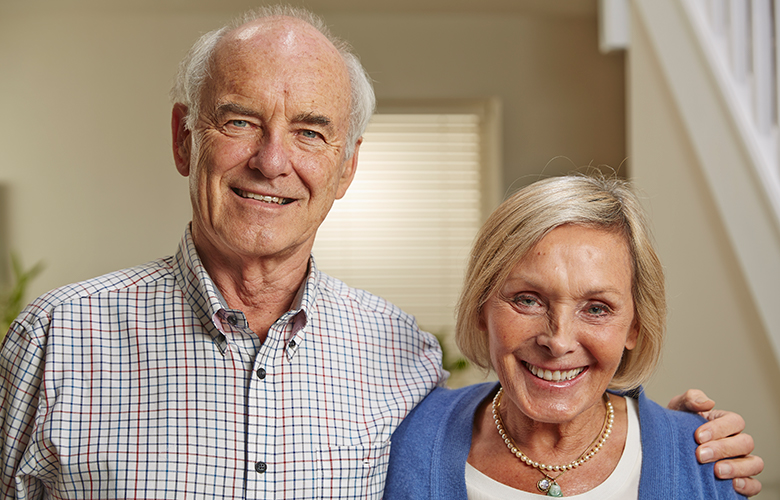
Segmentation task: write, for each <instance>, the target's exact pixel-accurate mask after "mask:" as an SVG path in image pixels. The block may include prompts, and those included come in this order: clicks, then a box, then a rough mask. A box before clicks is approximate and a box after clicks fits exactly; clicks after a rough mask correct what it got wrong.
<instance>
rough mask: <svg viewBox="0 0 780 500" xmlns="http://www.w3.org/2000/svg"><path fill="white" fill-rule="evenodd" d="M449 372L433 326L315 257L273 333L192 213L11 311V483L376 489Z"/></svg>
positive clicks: (21, 488)
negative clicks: (224, 292)
mask: <svg viewBox="0 0 780 500" xmlns="http://www.w3.org/2000/svg"><path fill="white" fill-rule="evenodd" d="M442 382H443V373H442V369H441V352H440V350H439V347H438V344H437V343H436V341H435V339H434V338H433V337H432V336H431V335H429V334H427V333H423V332H420V331H419V329H418V328H417V325H416V323H415V321H414V319H413V318H412V317H411V316H409V315H407V314H405V313H403V312H402V311H401V310H399V309H398V308H396V307H395V306H393V305H392V304H390V303H388V302H386V301H384V300H383V299H380V298H379V297H376V296H373V295H371V294H369V293H367V292H364V291H360V290H355V289H352V288H349V287H347V286H346V285H344V284H343V283H341V282H340V281H338V280H335V279H333V278H331V277H329V276H326V275H325V274H323V273H321V272H319V271H317V269H316V266H315V264H314V260H313V259H312V260H311V264H310V272H309V274H308V277H307V279H306V280H305V282H304V283H303V285H302V286H301V290H300V291H299V293H298V296H297V298H296V300H295V303H294V307H293V308H292V309H291V310H290V311H288V312H287V313H285V314H284V315H283V316H282V317H281V318H279V319H278V320H277V321H276V323H274V325H273V326H272V327H271V329H270V330H269V332H268V337H267V339H266V341H265V342H264V343H262V344H261V343H260V341H259V338H258V336H257V335H256V334H254V333H253V332H252V331H251V330H250V329H249V328H248V326H247V321H246V319H245V316H244V314H243V313H242V312H241V311H238V310H231V309H228V308H227V306H226V305H225V301H224V299H223V298H222V296H221V295H220V293H219V291H218V290H217V289H216V287H215V285H214V283H213V282H212V281H211V279H210V278H209V276H208V275H207V273H206V271H205V269H204V268H203V265H202V264H201V261H200V259H199V258H198V255H197V253H196V251H195V247H194V245H193V243H192V239H191V236H190V233H189V230H188V231H187V232H185V235H184V238H183V239H182V243H181V245H180V246H179V249H178V251H177V253H176V255H175V256H173V257H168V258H165V259H160V260H157V261H154V262H151V263H148V264H145V265H142V266H138V267H134V268H131V269H126V270H123V271H118V272H115V273H112V274H108V275H105V276H102V277H99V278H95V279H92V280H89V281H85V282H82V283H78V284H74V285H69V286H65V287H63V288H59V289H57V290H54V291H52V292H49V293H48V294H46V295H43V296H42V297H40V298H38V299H37V300H36V301H35V302H33V303H32V304H30V305H29V306H28V307H27V308H26V309H25V310H24V312H22V314H21V315H20V316H19V317H18V318H17V320H16V321H15V322H14V324H13V325H12V327H11V330H10V331H9V333H8V335H7V337H6V340H5V342H4V344H3V347H2V354H1V357H0V404H1V405H2V406H0V459H1V460H0V498H20V499H21V498H24V499H27V498H57V499H59V498H81V499H83V498H100V499H103V498H123V499H131V498H132V499H162V498H171V499H179V500H181V499H189V498H204V499H205V498H208V499H222V498H231V499H233V498H252V499H271V498H296V499H309V498H344V499H350V498H361V499H362V498H380V497H381V494H382V489H383V486H384V481H385V474H386V471H387V462H388V458H389V448H390V435H391V434H392V432H393V430H394V429H395V428H396V427H397V426H398V424H399V423H400V422H401V420H402V419H403V418H404V417H405V416H406V414H407V413H409V411H410V410H411V409H412V408H413V407H414V406H415V405H416V404H417V403H418V402H420V401H421V400H422V398H423V397H424V396H425V395H426V394H427V393H428V392H429V391H430V390H432V389H433V387H434V386H436V385H437V384H441V383H442Z"/></svg>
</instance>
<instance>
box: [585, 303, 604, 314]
mask: <svg viewBox="0 0 780 500" xmlns="http://www.w3.org/2000/svg"><path fill="white" fill-rule="evenodd" d="M587 312H588V314H590V315H593V316H603V315H605V314H607V313H608V312H609V309H607V307H606V306H603V305H600V304H593V305H590V306H588V308H587Z"/></svg>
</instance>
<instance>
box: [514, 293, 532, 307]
mask: <svg viewBox="0 0 780 500" xmlns="http://www.w3.org/2000/svg"><path fill="white" fill-rule="evenodd" d="M512 302H514V303H515V304H517V305H518V306H523V307H533V306H535V305H536V304H538V301H537V300H536V298H534V297H529V296H527V295H520V296H517V297H515V298H514V300H513V301H512Z"/></svg>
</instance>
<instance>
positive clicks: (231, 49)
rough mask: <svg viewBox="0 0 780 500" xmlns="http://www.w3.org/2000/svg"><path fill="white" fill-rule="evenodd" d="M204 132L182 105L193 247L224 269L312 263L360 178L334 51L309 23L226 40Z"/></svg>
mask: <svg viewBox="0 0 780 500" xmlns="http://www.w3.org/2000/svg"><path fill="white" fill-rule="evenodd" d="M210 70H211V71H210V78H209V80H208V81H207V83H206V84H205V86H204V90H203V93H202V95H201V97H200V116H199V117H198V122H197V125H196V127H195V128H196V130H195V131H194V132H192V133H190V132H189V131H188V130H186V127H184V115H185V114H186V109H185V108H184V107H183V106H182V105H177V106H176V107H174V116H173V123H172V127H173V133H174V152H175V155H174V156H175V159H176V163H177V168H178V170H179V172H180V173H181V174H182V175H185V176H189V179H190V198H191V201H192V206H193V224H192V226H193V239H194V241H195V245H196V247H197V248H198V251H199V253H200V254H201V257H204V258H205V260H209V258H212V259H214V258H216V259H220V260H222V261H227V262H234V261H242V260H243V261H246V260H257V259H261V260H263V259H282V260H284V259H288V258H290V257H291V256H294V255H297V256H298V257H300V258H301V259H305V258H308V255H309V252H310V251H311V246H312V244H313V241H314V236H315V234H316V231H317V228H318V227H319V225H320V223H321V222H322V221H323V220H324V218H325V216H326V215H327V213H328V211H329V210H330V207H331V205H332V204H333V201H334V200H335V199H338V198H341V197H342V196H343V195H344V194H345V192H346V189H347V187H348V186H349V184H350V182H351V181H352V178H353V176H354V168H355V164H356V160H357V149H356V151H355V153H354V154H353V155H352V157H351V158H345V149H347V144H346V143H345V141H346V136H347V131H348V126H349V110H350V83H349V76H348V74H347V69H346V66H345V64H344V62H343V60H342V58H341V56H340V55H339V54H338V52H337V51H336V49H335V47H333V46H332V44H330V42H328V41H327V40H326V39H325V38H324V37H323V36H322V35H321V34H320V33H319V32H317V31H316V30H315V29H314V28H312V27H311V26H309V25H308V24H306V23H303V22H302V21H299V20H296V19H291V18H285V17H276V18H266V19H263V20H261V21H258V22H255V23H251V24H248V25H245V26H243V27H241V28H239V29H237V30H236V31H234V32H232V33H229V34H228V35H226V36H225V38H223V39H222V40H221V41H220V42H219V43H218V46H217V48H216V52H215V55H214V58H213V61H212V64H211V67H210Z"/></svg>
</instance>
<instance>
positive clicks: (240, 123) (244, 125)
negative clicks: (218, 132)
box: [229, 120, 249, 128]
mask: <svg viewBox="0 0 780 500" xmlns="http://www.w3.org/2000/svg"><path fill="white" fill-rule="evenodd" d="M229 123H230V124H231V125H233V126H234V127H238V128H247V127H248V126H249V122H248V121H246V120H230V122H229Z"/></svg>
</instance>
